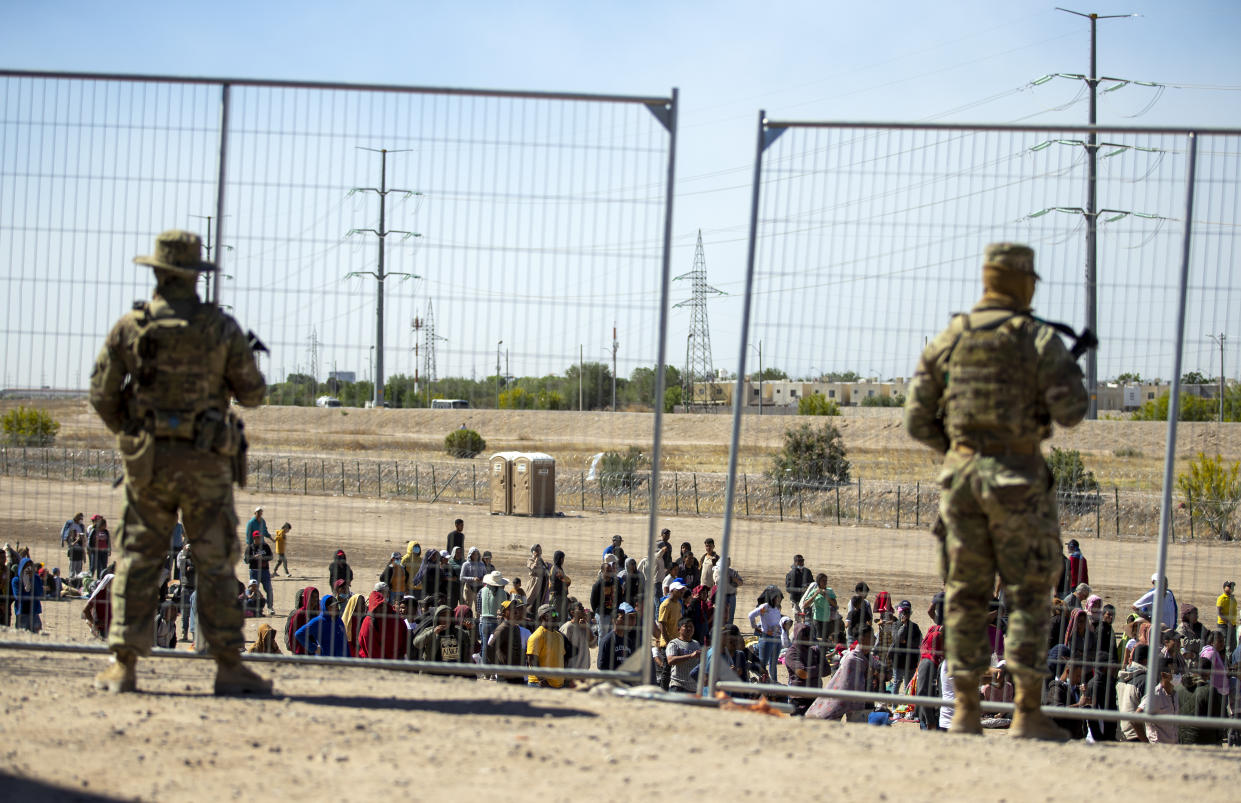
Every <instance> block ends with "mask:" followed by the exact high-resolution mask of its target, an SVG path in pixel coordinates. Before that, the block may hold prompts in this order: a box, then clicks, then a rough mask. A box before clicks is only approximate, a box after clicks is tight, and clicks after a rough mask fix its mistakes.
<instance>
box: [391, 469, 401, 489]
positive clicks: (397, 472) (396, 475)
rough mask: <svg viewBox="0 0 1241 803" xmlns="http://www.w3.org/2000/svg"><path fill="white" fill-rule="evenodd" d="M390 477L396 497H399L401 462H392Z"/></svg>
mask: <svg viewBox="0 0 1241 803" xmlns="http://www.w3.org/2000/svg"><path fill="white" fill-rule="evenodd" d="M392 476H393V481H394V482H395V483H396V495H397V496H400V495H401V462H400V461H399V460H393V461H392Z"/></svg>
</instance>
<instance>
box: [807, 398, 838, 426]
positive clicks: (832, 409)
mask: <svg viewBox="0 0 1241 803" xmlns="http://www.w3.org/2000/svg"><path fill="white" fill-rule="evenodd" d="M797 414H798V415H840V405H839V404H837V403H836V402H835V400H833V399H829V398H827V397H826V396H824V395H823V394H822V393H811V394H810V395H809V396H802V397H801V398H800V399H798V400H797ZM807 426H809V425H807Z"/></svg>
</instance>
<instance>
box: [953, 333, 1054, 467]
mask: <svg viewBox="0 0 1241 803" xmlns="http://www.w3.org/2000/svg"><path fill="white" fill-rule="evenodd" d="M954 323H956V324H957V325H958V326H960V327H961V329H962V331H961V333H960V335H959V336H958V338H957V340H956V343H955V344H954V346H953V347H952V351H951V353H950V355H949V357H948V363H947V367H946V372H945V379H946V385H947V388H946V394H945V399H944V423H945V429H946V431H947V434H948V438H949V439H950V440H951V441H952V442H954V443H966V444H970V445H972V446H975V447H984V446H988V445H1003V444H1014V443H1019V442H1026V443H1028V442H1037V441H1038V440H1039V439H1041V438H1042V437H1043V435H1042V430H1043V428H1044V427H1045V423H1044V419H1045V418H1046V413H1045V412H1044V413H1043V414H1042V415H1040V410H1041V408H1042V406H1043V402H1042V399H1041V398H1040V396H1039V392H1038V384H1037V378H1036V377H1037V375H1036V372H1037V365H1038V350H1037V349H1036V348H1035V343H1034V336H1035V332H1036V327H1035V326H1034V323H1033V321H1032V320H1031V318H1030V317H1029V316H1027V315H1022V314H1018V313H1013V312H1010V311H1006V310H995V311H984V312H975V313H970V314H968V315H961V316H958V318H957V321H956V322H954Z"/></svg>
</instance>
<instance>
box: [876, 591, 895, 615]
mask: <svg viewBox="0 0 1241 803" xmlns="http://www.w3.org/2000/svg"><path fill="white" fill-rule="evenodd" d="M890 610H892V596H891V595H890V594H888V592H886V591H880V592H879V593H878V594H876V595H875V613H883V612H885V611H890Z"/></svg>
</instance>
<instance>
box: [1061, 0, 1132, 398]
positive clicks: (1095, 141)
mask: <svg viewBox="0 0 1241 803" xmlns="http://www.w3.org/2000/svg"><path fill="white" fill-rule="evenodd" d="M1056 10H1057V11H1063V12H1065V13H1066V14H1074V15H1076V16H1078V17H1085V18H1086V19H1088V20H1090V75H1089V76H1088V77H1086V79H1085V80H1086V85H1087V86H1088V87H1089V88H1090V111H1089V121H1088V122H1089V123H1090V126H1091V129H1092V130H1091V131H1090V133H1089V134H1088V135H1087V136H1086V210H1085V218H1086V328H1087V329H1089V330H1090V331H1092V332H1094V333H1095V334H1098V331H1099V328H1098V320H1097V314H1098V292H1097V290H1098V288H1097V273H1096V267H1097V265H1098V253H1099V246H1098V224H1099V213H1098V210H1097V209H1096V206H1097V186H1098V179H1099V176H1098V166H1097V164H1096V163H1097V160H1098V155H1099V136H1098V134H1096V133H1095V132H1094V130H1093V128H1094V125H1095V122H1096V111H1097V97H1096V95H1097V91H1098V88H1099V78H1098V72H1097V70H1096V55H1097V36H1096V34H1097V27H1098V22H1099V20H1101V19H1105V20H1110V19H1123V18H1125V17H1134V16H1137V15H1136V14H1108V15H1099V14H1093V13H1091V14H1083V13H1082V12H1080V11H1072V10H1070V9H1067V8H1061V7H1060V6H1056ZM1086 391H1087V393H1088V394H1089V398H1090V402H1089V406H1088V407H1087V408H1086V417H1087V418H1089V419H1091V420H1094V419H1096V418H1098V417H1099V356H1098V350H1097V349H1090V350H1089V351H1087V352H1086Z"/></svg>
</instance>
